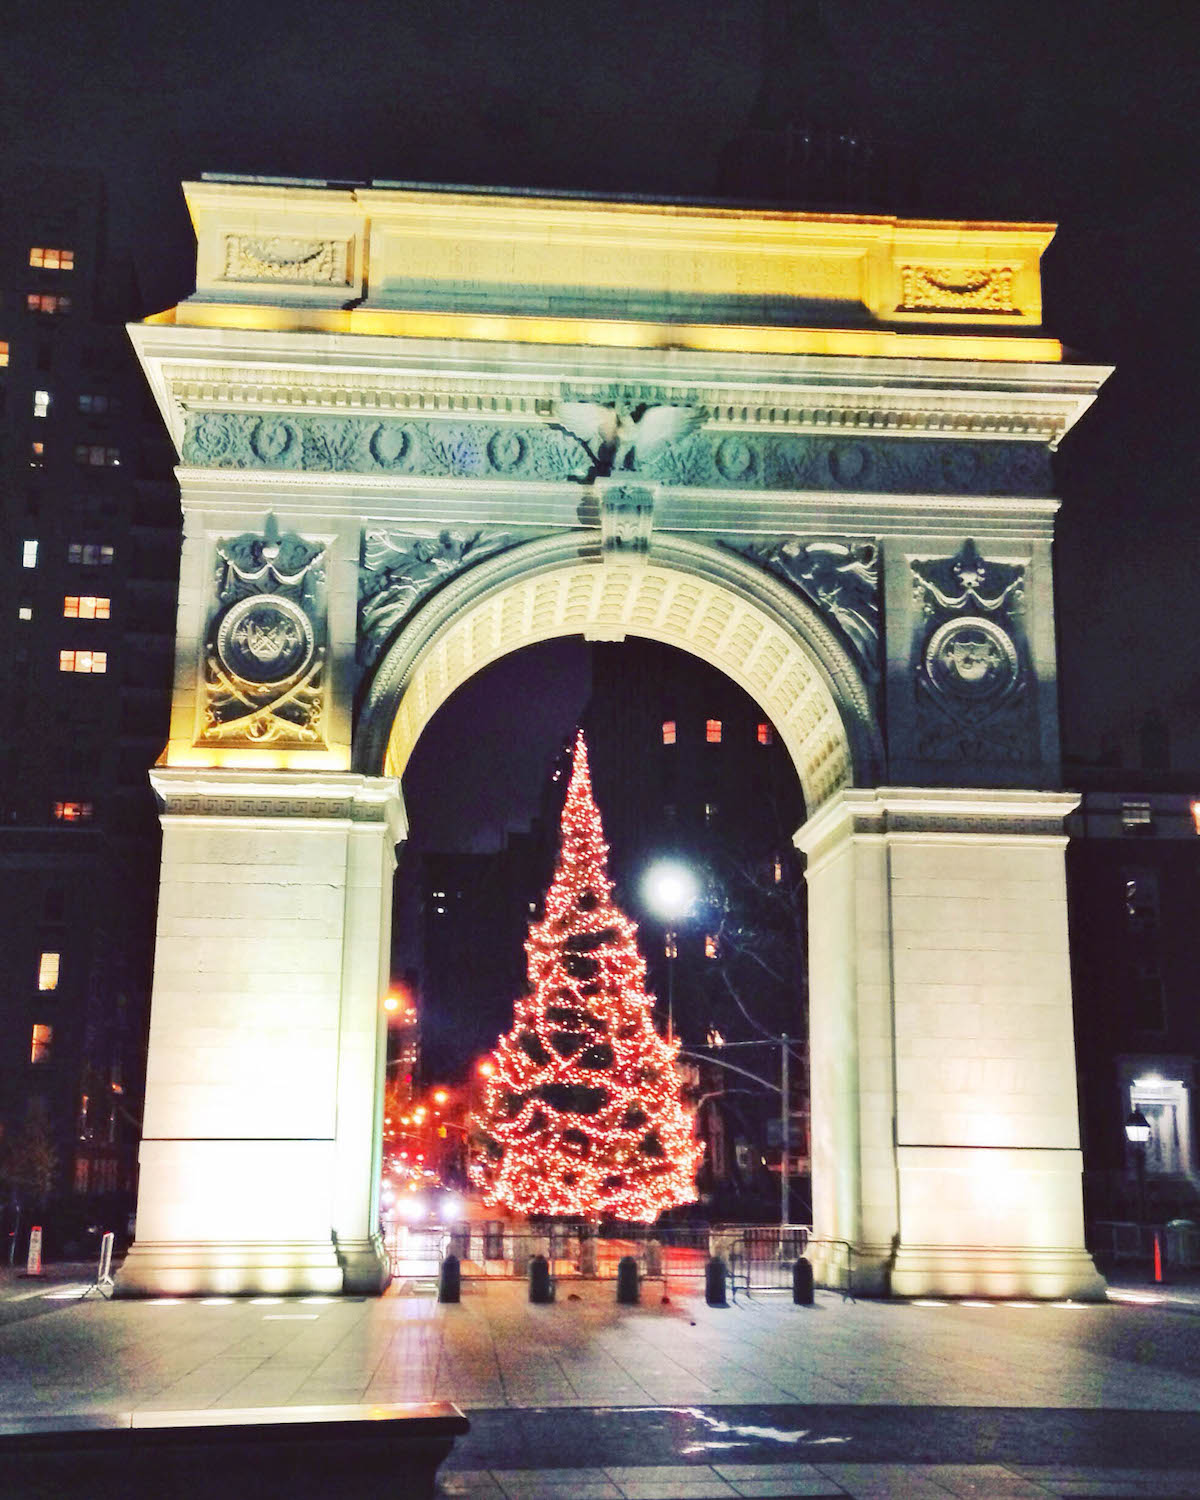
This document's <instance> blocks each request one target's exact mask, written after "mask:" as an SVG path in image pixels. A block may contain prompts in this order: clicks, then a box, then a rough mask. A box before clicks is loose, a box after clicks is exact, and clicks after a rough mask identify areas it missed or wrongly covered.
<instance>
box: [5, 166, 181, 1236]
mask: <svg viewBox="0 0 1200 1500" xmlns="http://www.w3.org/2000/svg"><path fill="white" fill-rule="evenodd" d="M138 311H139V308H138V305H137V296H136V287H135V285H134V282H133V278H132V275H131V272H130V268H129V265H128V264H127V263H126V262H124V261H123V260H121V258H119V257H113V256H111V255H109V254H108V253H107V250H106V244H105V224H104V199H103V189H102V184H101V183H100V182H99V180H98V179H96V178H95V177H90V176H87V175H84V174H79V173H72V172H54V171H52V170H46V169H42V168H39V169H37V170H36V171H32V170H31V171H29V172H24V173H20V172H8V173H6V174H5V175H4V176H3V177H2V178H0V411H2V414H3V447H2V449H0V507H2V513H3V536H4V547H3V553H4V555H3V564H2V567H3V586H4V598H5V600H6V604H5V608H4V611H3V614H2V616H0V724H2V725H3V731H2V736H0V903H2V905H3V910H4V913H5V932H4V937H3V943H2V947H3V953H4V963H3V965H2V966H0V1013H2V1014H3V1015H4V1017H5V1024H4V1026H3V1028H2V1031H3V1039H2V1041H0V1134H2V1137H3V1139H2V1140H0V1181H2V1182H3V1184H4V1187H5V1188H6V1189H7V1193H6V1196H7V1211H8V1214H9V1215H10V1217H15V1214H16V1212H17V1210H18V1206H20V1205H23V1206H24V1208H25V1210H26V1223H27V1222H28V1212H29V1211H32V1210H33V1209H35V1208H36V1209H37V1211H38V1213H39V1216H40V1217H44V1218H46V1219H47V1226H46V1227H47V1236H48V1240H47V1243H48V1246H49V1247H50V1248H55V1247H56V1246H57V1245H59V1244H61V1243H63V1242H65V1241H69V1240H71V1239H73V1238H75V1231H74V1229H73V1228H72V1227H71V1226H72V1223H73V1221H74V1220H75V1219H80V1218H82V1217H83V1216H84V1209H85V1207H86V1206H87V1205H88V1204H91V1205H93V1207H95V1206H100V1207H102V1208H103V1209H104V1213H105V1214H106V1215H107V1217H106V1219H105V1227H112V1228H114V1229H116V1230H118V1231H120V1232H121V1233H122V1234H123V1233H124V1229H125V1217H126V1214H125V1213H124V1212H119V1205H120V1202H121V1199H122V1198H123V1199H124V1202H125V1206H126V1209H128V1208H129V1207H131V1206H132V1202H133V1193H134V1189H135V1185H136V1151H137V1142H138V1138H139V1134H140V1125H141V1089H142V1078H143V1075H144V1066H145V1023H146V1014H147V1011H148V1005H149V987H150V969H151V959H152V953H153V935H154V889H155V885H154V878H153V871H154V869H155V866H156V864H157V859H158V829H157V820H156V818H155V816H154V805H153V800H152V798H150V797H148V796H147V794H146V787H145V782H146V772H147V769H148V767H149V766H150V765H151V764H152V763H153V761H154V759H155V758H156V757H157V755H158V754H159V752H160V750H161V749H162V745H163V743H164V740H165V733H166V723H167V708H168V699H169V685H170V663H171V654H172V649H173V643H174V642H173V635H174V626H173V621H174V612H175V592H176V585H175V575H176V572H177V555H178V537H179V515H178V501H177V496H176V492H175V489H174V486H173V484H172V483H171V482H170V477H169V476H170V452H169V448H168V447H167V446H166V445H165V443H164V441H163V434H162V428H161V423H160V422H159V420H158V418H157V414H156V413H155V412H154V410H153V408H152V406H151V405H150V403H149V402H148V401H147V396H146V392H145V385H144V381H143V380H142V379H141V378H140V374H139V371H138V369H137V365H136V361H135V360H134V358H133V354H132V350H131V348H130V345H129V340H128V335H127V334H126V332H125V327H124V323H125V320H126V319H128V318H129V317H131V316H135V315H136V314H137V312H138ZM39 1163H40V1166H39V1165H38V1164H39ZM51 1200H53V1201H55V1202H56V1203H57V1207H56V1208H55V1209H54V1210H53V1211H52V1212H50V1213H49V1215H48V1216H47V1213H46V1210H47V1208H48V1207H49V1206H50V1202H51ZM70 1200H78V1212H75V1211H73V1210H72V1209H71V1208H70Z"/></svg>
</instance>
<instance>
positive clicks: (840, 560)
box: [725, 537, 880, 682]
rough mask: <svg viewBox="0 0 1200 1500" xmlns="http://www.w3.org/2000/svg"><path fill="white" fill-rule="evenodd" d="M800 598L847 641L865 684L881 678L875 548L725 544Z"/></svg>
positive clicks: (863, 543)
mask: <svg viewBox="0 0 1200 1500" xmlns="http://www.w3.org/2000/svg"><path fill="white" fill-rule="evenodd" d="M725 545H726V546H728V547H732V548H733V549H734V550H735V551H737V552H740V553H741V555H742V556H743V557H747V558H750V559H751V560H752V561H754V562H757V563H758V564H759V565H760V566H762V567H764V568H767V569H768V570H769V571H770V572H772V573H774V574H776V575H777V576H778V577H780V578H782V579H784V580H785V581H786V582H787V583H789V584H791V585H792V587H793V588H795V589H797V590H798V591H799V592H800V593H802V594H803V595H804V596H805V597H806V598H807V599H808V600H809V601H810V602H811V603H812V604H815V605H816V607H817V608H818V609H819V610H820V611H821V613H822V614H823V615H825V617H826V618H827V619H828V620H829V621H830V622H831V623H832V624H833V625H835V626H836V627H837V628H838V630H839V631H840V632H841V634H842V635H843V636H844V637H845V638H846V640H847V641H848V643H849V645H850V646H851V648H852V649H853V651H854V654H855V656H856V657H857V659H858V662H859V665H860V666H861V668H862V671H863V676H864V677H865V678H866V680H867V681H868V682H875V681H876V680H877V679H878V677H879V623H880V611H879V548H878V546H877V545H876V543H875V542H874V541H873V540H871V539H867V538H851V537H845V538H840V537H835V538H828V537H826V538H806V537H781V538H773V539H771V540H767V541H755V542H745V541H738V542H734V541H727V542H726V543H725Z"/></svg>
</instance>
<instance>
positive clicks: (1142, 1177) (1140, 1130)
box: [1125, 1108, 1150, 1224]
mask: <svg viewBox="0 0 1200 1500" xmlns="http://www.w3.org/2000/svg"><path fill="white" fill-rule="evenodd" d="M1125 1139H1126V1140H1127V1141H1128V1142H1129V1144H1130V1145H1131V1146H1132V1147H1133V1159H1134V1162H1135V1163H1136V1165H1137V1184H1138V1223H1139V1224H1144V1223H1145V1222H1146V1142H1147V1141H1148V1140H1149V1139H1150V1121H1149V1120H1147V1118H1146V1116H1145V1115H1144V1114H1143V1113H1142V1112H1141V1110H1140V1109H1137V1108H1134V1109H1131V1110H1130V1111H1129V1113H1128V1114H1127V1115H1126V1116H1125Z"/></svg>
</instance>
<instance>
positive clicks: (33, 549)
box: [21, 537, 38, 568]
mask: <svg viewBox="0 0 1200 1500" xmlns="http://www.w3.org/2000/svg"><path fill="white" fill-rule="evenodd" d="M37 549H38V544H37V542H36V540H35V539H34V538H32V537H27V538H26V539H25V541H23V542H22V543H21V566H22V567H23V568H36V567H37Z"/></svg>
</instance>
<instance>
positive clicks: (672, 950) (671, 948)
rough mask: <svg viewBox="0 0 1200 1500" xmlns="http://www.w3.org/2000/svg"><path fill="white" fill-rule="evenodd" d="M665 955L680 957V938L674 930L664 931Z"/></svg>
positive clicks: (665, 956)
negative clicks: (677, 937)
mask: <svg viewBox="0 0 1200 1500" xmlns="http://www.w3.org/2000/svg"><path fill="white" fill-rule="evenodd" d="M663 957H664V958H678V957H679V943H678V940H677V939H676V937H675V934H674V933H673V932H664V933H663Z"/></svg>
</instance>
